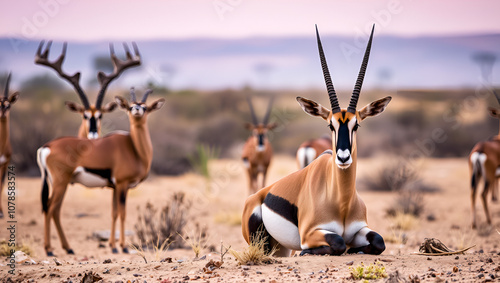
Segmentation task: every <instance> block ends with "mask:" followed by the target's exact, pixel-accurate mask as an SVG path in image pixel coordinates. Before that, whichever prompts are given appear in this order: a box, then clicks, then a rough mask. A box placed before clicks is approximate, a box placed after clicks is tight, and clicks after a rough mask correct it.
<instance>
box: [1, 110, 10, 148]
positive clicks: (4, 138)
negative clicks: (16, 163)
mask: <svg viewBox="0 0 500 283" xmlns="http://www.w3.org/2000/svg"><path fill="white" fill-rule="evenodd" d="M8 142H9V119H8V118H7V117H1V118H0V155H1V154H3V153H4V152H5V147H6V146H7V143H8Z"/></svg>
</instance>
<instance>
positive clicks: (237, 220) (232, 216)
mask: <svg viewBox="0 0 500 283" xmlns="http://www.w3.org/2000/svg"><path fill="white" fill-rule="evenodd" d="M214 220H215V223H221V224H228V225H231V226H239V225H241V213H240V212H231V213H229V212H220V213H217V214H216V215H215V216H214Z"/></svg>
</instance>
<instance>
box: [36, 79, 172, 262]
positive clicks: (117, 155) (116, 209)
mask: <svg viewBox="0 0 500 283" xmlns="http://www.w3.org/2000/svg"><path fill="white" fill-rule="evenodd" d="M151 92H152V91H151V90H148V91H147V92H146V93H145V94H144V95H143V97H142V100H141V101H140V102H138V101H137V100H136V98H135V93H134V90H133V88H132V90H131V93H130V94H131V98H132V99H131V101H130V104H129V102H128V101H127V100H126V99H124V98H122V97H119V96H117V97H116V102H117V104H118V105H119V106H120V107H121V108H122V109H124V110H125V111H127V113H128V116H129V121H130V133H125V134H124V133H122V132H120V133H114V134H110V135H107V136H105V137H103V138H100V139H86V138H79V137H63V138H59V139H55V140H52V141H50V142H48V143H47V144H45V145H44V146H42V147H41V148H39V149H38V152H37V154H38V166H39V167H40V171H41V173H42V207H43V212H44V213H45V234H44V239H45V240H44V245H45V251H46V253H47V255H48V256H52V255H53V252H52V247H51V245H50V221H51V219H54V223H55V225H56V228H57V232H58V233H59V238H60V240H61V244H62V247H63V249H65V250H66V252H67V253H68V254H73V250H72V249H71V248H70V246H69V244H68V241H67V240H66V237H65V236H64V232H63V230H62V225H61V220H60V214H61V206H62V201H63V198H64V194H65V192H66V189H67V187H68V184H69V183H80V184H82V185H84V186H86V187H89V188H95V187H108V188H111V189H113V201H112V222H111V236H110V240H109V244H110V246H111V248H112V250H113V253H117V252H118V251H117V249H116V246H115V236H114V235H115V228H116V220H117V218H118V216H119V217H120V224H121V225H120V239H119V244H120V246H121V247H122V250H123V252H125V253H126V252H128V250H127V248H126V246H125V215H126V210H125V203H126V200H127V192H128V190H129V189H131V188H134V187H136V186H137V185H138V184H139V183H140V182H142V181H143V180H144V179H145V178H146V177H147V176H148V173H149V169H150V168H151V161H152V159H153V147H152V145H151V138H150V134H149V130H148V127H147V125H146V122H147V117H148V114H149V113H151V112H152V111H155V110H158V109H160V108H161V107H162V106H163V103H164V102H165V100H164V99H163V98H161V99H159V100H157V101H155V102H153V103H152V104H150V105H149V106H148V105H146V99H147V97H148V95H149V94H150V93H151ZM49 189H50V190H51V191H52V194H51V196H50V197H49Z"/></svg>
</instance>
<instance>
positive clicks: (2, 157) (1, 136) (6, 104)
mask: <svg viewBox="0 0 500 283" xmlns="http://www.w3.org/2000/svg"><path fill="white" fill-rule="evenodd" d="M10 77H11V74H10V73H9V75H7V81H6V82H5V90H4V92H3V97H2V98H1V100H0V111H1V113H0V218H3V210H2V189H3V185H4V183H5V178H6V176H7V168H8V167H9V163H10V158H11V155H12V147H11V145H10V138H9V134H10V133H9V132H10V128H9V120H10V118H9V117H10V107H11V106H12V104H14V102H16V101H17V98H18V97H19V92H14V93H13V94H11V95H10V96H9V84H10Z"/></svg>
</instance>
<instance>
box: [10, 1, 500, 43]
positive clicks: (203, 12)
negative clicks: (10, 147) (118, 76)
mask: <svg viewBox="0 0 500 283" xmlns="http://www.w3.org/2000/svg"><path fill="white" fill-rule="evenodd" d="M1 5H2V9H1V10H0V36H2V37H21V38H25V39H41V38H51V39H56V40H57V39H59V40H61V39H63V40H72V41H76V40H78V41H89V40H129V39H134V40H141V39H186V38H193V37H218V38H235V37H251V36H290V35H310V34H311V33H312V32H313V28H314V24H318V26H319V27H320V30H321V32H322V34H343V35H356V34H360V33H362V32H363V31H364V30H365V29H366V28H367V27H368V26H371V24H372V23H376V24H377V29H376V31H377V32H378V33H381V34H392V35H404V36H418V35H454V34H473V33H489V32H494V33H500V16H499V15H498V13H499V12H500V1H497V0H476V1H457V0H444V1H434V0H356V1H353V0H308V1H306V0H302V1H298V0H265V1H264V0H170V1H160V0H156V1H139V0H133V1H132V0H106V1H102V0H100V1H98V0H86V1H84V0H38V1H3V3H2V4H1Z"/></svg>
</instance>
